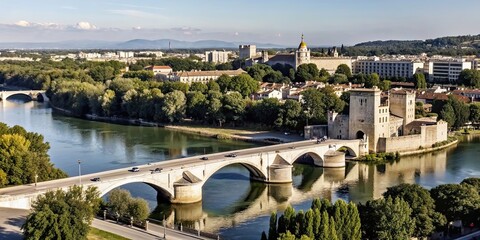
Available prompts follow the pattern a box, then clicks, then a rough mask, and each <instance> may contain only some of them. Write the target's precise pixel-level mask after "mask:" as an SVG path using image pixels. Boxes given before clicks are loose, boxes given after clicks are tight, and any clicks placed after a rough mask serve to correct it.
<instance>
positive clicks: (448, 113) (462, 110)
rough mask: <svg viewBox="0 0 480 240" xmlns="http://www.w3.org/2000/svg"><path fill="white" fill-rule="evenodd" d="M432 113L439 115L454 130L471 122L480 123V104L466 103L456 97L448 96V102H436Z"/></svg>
mask: <svg viewBox="0 0 480 240" xmlns="http://www.w3.org/2000/svg"><path fill="white" fill-rule="evenodd" d="M432 112H434V113H437V114H438V116H439V118H440V119H443V120H445V121H446V122H447V123H448V126H449V127H450V128H453V129H459V128H461V127H463V126H465V124H466V123H467V122H469V121H470V122H472V123H479V122H480V104H479V103H471V104H467V103H464V102H463V101H461V100H460V99H459V98H458V97H456V96H455V95H450V96H448V100H447V101H442V100H435V101H434V102H433V105H432Z"/></svg>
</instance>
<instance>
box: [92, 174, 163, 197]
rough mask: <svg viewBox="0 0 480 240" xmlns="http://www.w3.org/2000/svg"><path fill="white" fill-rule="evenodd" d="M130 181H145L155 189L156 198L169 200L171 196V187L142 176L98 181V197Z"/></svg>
mask: <svg viewBox="0 0 480 240" xmlns="http://www.w3.org/2000/svg"><path fill="white" fill-rule="evenodd" d="M130 183H145V184H147V185H149V186H150V187H152V188H153V189H155V190H156V191H157V198H159V197H160V198H163V199H166V200H171V199H172V198H173V192H172V190H171V189H168V187H166V186H159V185H158V183H157V182H155V181H154V180H153V179H147V178H142V179H136V178H134V179H125V180H121V181H112V182H100V184H99V185H96V186H97V187H98V191H100V197H103V196H105V195H107V194H108V193H109V192H110V191H112V190H113V189H115V188H118V187H121V186H123V185H126V184H130Z"/></svg>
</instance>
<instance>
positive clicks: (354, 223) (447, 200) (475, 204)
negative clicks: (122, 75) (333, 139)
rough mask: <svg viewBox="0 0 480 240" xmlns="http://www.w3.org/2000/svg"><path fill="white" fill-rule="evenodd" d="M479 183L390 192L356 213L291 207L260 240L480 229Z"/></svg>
mask: <svg viewBox="0 0 480 240" xmlns="http://www.w3.org/2000/svg"><path fill="white" fill-rule="evenodd" d="M479 193H480V178H467V179H465V180H463V181H462V183H460V184H443V185H439V186H437V187H435V188H432V189H431V190H430V191H429V190H427V189H425V188H423V187H421V186H419V185H417V184H400V185H397V186H394V187H390V188H388V189H387V191H386V192H385V193H384V194H383V197H384V198H382V199H377V200H369V201H367V202H366V203H365V204H360V205H358V207H357V206H356V205H355V204H353V203H349V204H346V203H345V202H343V201H342V200H338V201H336V202H335V204H333V205H331V204H330V203H329V202H328V200H325V199H322V200H319V199H315V200H314V201H313V202H312V206H311V208H310V209H309V210H307V212H305V213H304V212H303V211H299V212H298V213H295V210H293V208H291V207H287V209H286V210H285V212H284V214H283V215H281V216H280V218H277V216H276V213H272V215H271V217H270V227H269V232H268V237H267V234H265V232H264V233H262V239H268V240H271V239H281V240H286V239H292V240H295V239H302V240H308V239H348V240H350V239H410V238H412V237H416V238H426V237H429V236H431V235H432V234H433V233H434V232H437V231H446V230H447V228H448V227H449V225H448V224H447V222H452V221H456V220H461V221H462V223H463V225H464V226H469V225H472V224H473V225H478V224H480V194H479Z"/></svg>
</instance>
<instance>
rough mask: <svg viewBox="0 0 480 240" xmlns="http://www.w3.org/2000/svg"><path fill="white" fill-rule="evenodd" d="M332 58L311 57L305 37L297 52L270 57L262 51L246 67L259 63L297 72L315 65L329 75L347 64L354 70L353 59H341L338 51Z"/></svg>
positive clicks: (334, 52) (248, 60)
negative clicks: (287, 66)
mask: <svg viewBox="0 0 480 240" xmlns="http://www.w3.org/2000/svg"><path fill="white" fill-rule="evenodd" d="M332 55H333V56H331V57H311V56H310V49H308V47H307V43H306V42H305V41H304V36H303V35H302V39H301V41H300V44H299V45H298V48H297V49H296V50H295V52H294V53H293V54H292V53H287V54H276V55H273V56H269V55H268V52H267V51H262V55H261V57H257V58H250V59H247V61H246V65H247V66H252V65H254V64H257V63H261V64H268V65H270V66H274V65H275V64H282V65H290V66H292V67H293V68H295V70H296V69H297V68H298V66H300V65H301V64H305V63H313V64H315V65H317V67H318V69H322V68H323V69H325V70H327V71H328V72H329V73H334V72H335V70H336V69H337V67H338V66H339V65H340V64H346V65H347V66H348V67H349V68H352V59H351V58H349V57H339V56H338V53H337V52H336V49H335V50H334V51H333V53H332Z"/></svg>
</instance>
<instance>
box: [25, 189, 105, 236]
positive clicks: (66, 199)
mask: <svg viewBox="0 0 480 240" xmlns="http://www.w3.org/2000/svg"><path fill="white" fill-rule="evenodd" d="M99 194H100V193H99V192H98V191H97V189H96V188H95V187H88V188H87V189H85V190H84V189H83V187H79V186H73V187H70V188H69V190H68V191H63V190H56V191H49V192H47V193H45V194H44V195H40V196H39V197H38V198H37V199H36V200H35V201H34V202H33V203H32V212H31V213H30V214H28V216H27V218H26V221H25V223H24V224H23V226H22V230H23V233H24V237H25V239H34V240H40V239H87V234H88V231H89V230H90V224H91V222H92V220H93V216H94V215H95V213H96V212H97V211H98V209H99V206H100V202H101V199H100V198H99Z"/></svg>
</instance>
